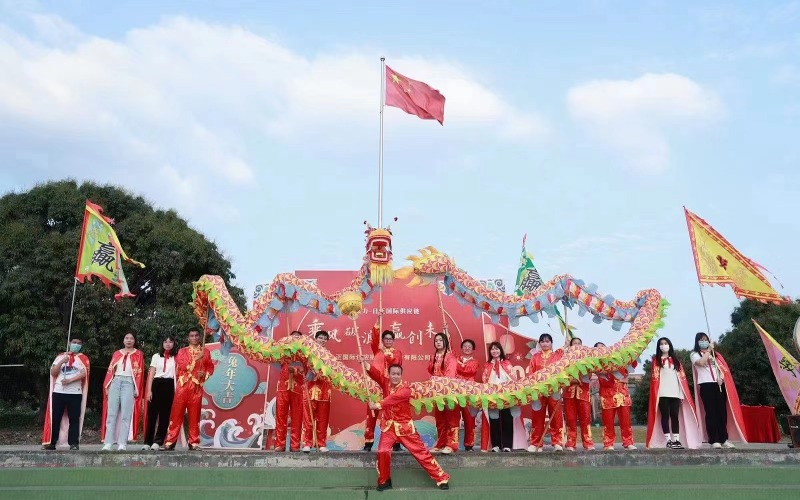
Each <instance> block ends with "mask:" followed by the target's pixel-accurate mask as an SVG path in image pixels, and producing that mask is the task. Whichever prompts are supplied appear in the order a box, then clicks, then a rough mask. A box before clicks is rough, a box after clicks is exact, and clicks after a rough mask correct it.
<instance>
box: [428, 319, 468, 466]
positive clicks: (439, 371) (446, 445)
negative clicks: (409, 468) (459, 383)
mask: <svg viewBox="0 0 800 500" xmlns="http://www.w3.org/2000/svg"><path fill="white" fill-rule="evenodd" d="M433 346H434V348H435V349H436V351H435V352H434V354H433V357H432V358H431V362H430V364H429V365H428V373H429V374H430V375H431V376H433V377H450V378H455V376H456V367H457V366H458V363H457V362H456V357H455V356H454V355H453V353H452V352H450V340H449V339H448V338H447V335H446V334H444V333H441V332H440V333H437V334H436V335H434V337H433ZM433 418H434V419H435V420H436V444H434V445H433V448H431V450H430V451H431V453H437V452H439V451H441V452H442V453H444V454H448V453H453V452H455V451H456V450H457V449H458V424H459V419H460V418H461V409H460V408H453V409H452V410H451V409H449V408H446V407H445V409H444V410H440V409H439V408H436V407H434V409H433Z"/></svg>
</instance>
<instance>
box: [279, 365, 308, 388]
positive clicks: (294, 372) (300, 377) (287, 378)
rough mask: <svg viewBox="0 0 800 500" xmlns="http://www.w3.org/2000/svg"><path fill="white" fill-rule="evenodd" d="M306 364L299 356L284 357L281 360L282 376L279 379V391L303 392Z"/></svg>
mask: <svg viewBox="0 0 800 500" xmlns="http://www.w3.org/2000/svg"><path fill="white" fill-rule="evenodd" d="M305 373H306V366H305V363H303V361H301V360H300V358H298V357H297V356H292V357H289V358H284V359H283V360H282V361H281V376H280V378H279V379H278V391H290V392H294V393H296V394H302V393H303V384H305V381H306V379H305Z"/></svg>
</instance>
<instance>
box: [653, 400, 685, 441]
mask: <svg viewBox="0 0 800 500" xmlns="http://www.w3.org/2000/svg"><path fill="white" fill-rule="evenodd" d="M680 409H681V400H680V398H658V411H659V412H661V430H662V431H664V434H668V433H669V429H670V424H672V433H673V434H677V433H679V432H680V431H681V424H680V422H679V421H678V411H680Z"/></svg>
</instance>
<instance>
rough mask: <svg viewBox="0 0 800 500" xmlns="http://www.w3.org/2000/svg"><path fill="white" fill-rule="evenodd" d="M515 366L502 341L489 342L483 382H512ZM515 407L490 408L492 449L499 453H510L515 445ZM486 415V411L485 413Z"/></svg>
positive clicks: (493, 383)
mask: <svg viewBox="0 0 800 500" xmlns="http://www.w3.org/2000/svg"><path fill="white" fill-rule="evenodd" d="M514 379H515V377H514V367H513V366H511V362H510V361H509V360H507V359H506V354H505V352H504V351H503V346H502V344H500V342H492V343H491V344H489V361H487V362H486V365H485V366H484V368H483V383H484V384H491V385H503V384H505V383H508V382H512V381H513V380H514ZM512 409H513V408H503V409H500V410H496V409H495V410H489V411H488V417H489V433H490V436H491V438H490V439H491V446H492V451H493V452H495V453H497V452H499V451H500V450H501V449H502V451H504V452H506V453H508V452H510V451H511V450H512V448H513V447H514V415H513V414H512ZM484 415H486V413H484Z"/></svg>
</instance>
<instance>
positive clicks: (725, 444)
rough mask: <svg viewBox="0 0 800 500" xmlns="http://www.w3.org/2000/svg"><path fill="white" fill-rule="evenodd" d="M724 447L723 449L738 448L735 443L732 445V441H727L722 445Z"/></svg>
mask: <svg viewBox="0 0 800 500" xmlns="http://www.w3.org/2000/svg"><path fill="white" fill-rule="evenodd" d="M722 447H723V448H736V447H735V446H734V445H733V443H731V442H730V441H725V442H724V443H722Z"/></svg>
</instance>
